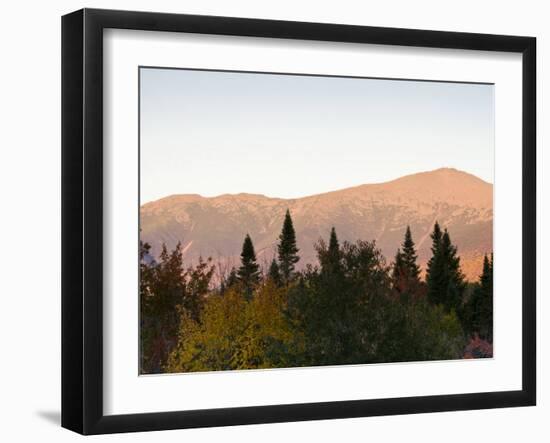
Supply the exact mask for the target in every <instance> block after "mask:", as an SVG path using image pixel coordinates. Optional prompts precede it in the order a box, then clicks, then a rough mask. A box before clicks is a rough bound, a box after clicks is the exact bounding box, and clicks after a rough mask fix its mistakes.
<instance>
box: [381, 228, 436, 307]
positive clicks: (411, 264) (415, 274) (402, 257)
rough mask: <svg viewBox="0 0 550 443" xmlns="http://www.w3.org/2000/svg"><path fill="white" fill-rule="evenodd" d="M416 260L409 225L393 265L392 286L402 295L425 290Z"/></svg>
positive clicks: (417, 293)
mask: <svg viewBox="0 0 550 443" xmlns="http://www.w3.org/2000/svg"><path fill="white" fill-rule="evenodd" d="M436 235H437V234H436ZM416 260H417V255H416V250H415V247H414V242H413V239H412V234H411V230H410V228H409V226H407V230H406V231H405V239H404V240H403V244H402V246H401V249H398V250H397V254H396V255H395V261H394V263H393V266H392V288H393V290H394V291H395V292H396V294H398V295H399V296H401V297H404V298H409V297H413V296H414V295H421V293H423V292H424V291H423V289H424V288H423V286H422V283H421V281H420V267H419V266H418V264H417V263H416Z"/></svg>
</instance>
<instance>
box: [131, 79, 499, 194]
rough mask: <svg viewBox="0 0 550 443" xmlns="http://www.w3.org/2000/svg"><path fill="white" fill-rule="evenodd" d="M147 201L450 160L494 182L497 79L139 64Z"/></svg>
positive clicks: (313, 182) (304, 186)
mask: <svg viewBox="0 0 550 443" xmlns="http://www.w3.org/2000/svg"><path fill="white" fill-rule="evenodd" d="M139 118H140V193H141V203H145V202H148V201H153V200H156V199H159V198H162V197H166V196H168V195H173V194H200V195H202V196H205V197H212V196H216V195H221V194H238V193H242V192H245V193H251V194H263V195H267V196H269V197H280V198H297V197H303V196H307V195H314V194H319V193H323V192H328V191H333V190H337V189H343V188H347V187H351V186H356V185H360V184H365V183H379V182H384V181H388V180H392V179H395V178H398V177H401V176H403V175H407V174H413V173H416V172H421V171H429V170H433V169H437V168H441V167H453V168H456V169H460V170H463V171H467V172H469V173H471V174H474V175H476V176H478V177H480V178H482V179H483V180H485V181H488V182H491V183H492V182H493V169H494V166H493V165H494V86H493V85H486V84H465V83H448V82H422V81H410V80H384V79H367V78H345V77H344V78H342V77H326V76H299V75H281V74H257V73H242V72H223V71H193V70H185V69H159V68H140V117H139Z"/></svg>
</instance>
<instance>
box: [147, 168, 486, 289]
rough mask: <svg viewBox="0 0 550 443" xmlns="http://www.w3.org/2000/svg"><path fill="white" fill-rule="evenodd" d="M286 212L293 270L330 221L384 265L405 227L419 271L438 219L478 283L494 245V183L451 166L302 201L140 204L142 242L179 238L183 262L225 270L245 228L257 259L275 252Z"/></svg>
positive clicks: (191, 197)
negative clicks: (368, 244)
mask: <svg viewBox="0 0 550 443" xmlns="http://www.w3.org/2000/svg"><path fill="white" fill-rule="evenodd" d="M287 209H289V210H290V213H291V215H292V219H293V222H294V227H295V230H296V237H297V241H298V247H299V249H300V252H299V255H300V257H301V259H300V262H299V263H298V268H300V267H303V266H305V264H307V263H311V264H316V253H315V249H314V244H315V242H317V241H318V240H319V238H321V237H322V238H325V239H328V235H329V232H330V229H331V227H332V226H334V227H335V228H336V232H337V234H338V238H339V239H340V241H344V240H348V241H355V240H357V239H362V240H376V244H377V246H378V247H379V248H380V249H381V250H382V253H383V254H384V256H385V257H386V259H387V261H388V263H390V262H391V261H392V260H393V257H394V256H395V253H396V251H397V248H398V247H399V246H400V244H401V242H402V241H403V236H404V233H405V229H406V227H407V225H409V226H410V228H411V231H412V235H413V239H414V241H415V243H416V247H417V251H418V259H419V260H418V261H419V264H420V266H421V267H422V269H423V270H425V267H426V263H427V261H428V259H429V258H430V256H431V252H430V247H431V239H430V233H431V231H432V229H433V225H434V223H435V222H436V221H438V222H439V224H440V225H441V227H442V228H447V229H448V230H449V233H450V235H451V240H452V241H453V243H454V244H455V245H456V246H457V247H458V254H459V256H460V257H461V267H462V271H463V273H464V274H465V275H466V277H467V279H468V280H470V281H474V280H477V278H478V276H479V274H480V272H481V265H482V260H483V255H484V254H485V253H491V252H492V250H493V185H492V184H491V183H487V182H485V181H483V180H481V179H480V178H478V177H476V176H474V175H472V174H469V173H467V172H463V171H459V170H456V169H452V168H441V169H436V170H434V171H428V172H421V173H417V174H412V175H407V176H403V177H400V178H398V179H396V180H392V181H389V182H385V183H376V184H364V185H360V186H355V187H351V188H346V189H341V190H338V191H333V192H327V193H323V194H317V195H311V196H307V197H302V198H293V199H283V198H272V197H267V196H264V195H258V194H224V195H220V196H217V197H202V196H200V195H197V194H183V195H172V196H169V197H165V198H162V199H160V200H156V201H153V202H149V203H146V204H144V205H142V206H141V208H140V228H141V239H142V240H143V241H146V242H148V243H150V244H151V246H152V254H153V256H158V254H159V252H160V250H161V246H162V243H166V245H167V247H168V248H169V249H171V248H173V247H174V246H175V245H176V244H177V242H178V241H180V242H181V244H182V247H183V253H184V260H185V261H186V263H187V264H189V265H190V264H193V263H196V262H197V260H198V258H199V257H200V256H202V257H212V258H213V260H214V261H215V262H216V263H218V264H220V266H222V267H223V268H224V269H227V268H228V267H230V266H232V265H235V266H238V264H239V255H240V252H241V247H242V242H243V239H244V236H245V235H246V234H247V233H249V234H250V236H251V238H252V240H253V242H254V246H255V249H256V255H257V257H258V261H259V262H260V264H262V265H266V264H268V263H269V262H270V261H271V259H272V258H273V257H274V256H276V243H277V239H278V236H279V233H280V231H281V227H282V223H283V218H284V214H285V212H286V210H287Z"/></svg>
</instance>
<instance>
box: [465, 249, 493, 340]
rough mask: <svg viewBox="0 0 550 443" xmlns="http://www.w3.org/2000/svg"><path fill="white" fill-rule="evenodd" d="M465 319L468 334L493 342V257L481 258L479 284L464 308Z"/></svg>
mask: <svg viewBox="0 0 550 443" xmlns="http://www.w3.org/2000/svg"><path fill="white" fill-rule="evenodd" d="M466 318H467V322H468V329H469V332H470V333H477V334H478V335H479V337H481V338H483V339H486V340H489V341H492V340H493V255H492V254H491V258H490V259H489V258H488V257H487V255H485V256H484V257H483V271H482V273H481V276H480V277H479V283H478V285H477V287H476V289H475V290H474V292H473V293H472V296H471V298H470V300H469V301H468V305H467V307H466Z"/></svg>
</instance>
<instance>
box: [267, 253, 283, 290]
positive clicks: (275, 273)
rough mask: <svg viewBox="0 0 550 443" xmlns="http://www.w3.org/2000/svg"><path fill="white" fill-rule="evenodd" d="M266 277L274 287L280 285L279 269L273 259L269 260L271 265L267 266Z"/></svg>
mask: <svg viewBox="0 0 550 443" xmlns="http://www.w3.org/2000/svg"><path fill="white" fill-rule="evenodd" d="M268 277H269V278H270V279H271V281H272V283H273V284H274V285H275V286H281V285H282V279H281V271H280V269H279V264H278V263H277V260H275V259H273V260H271V264H270V265H269V272H268Z"/></svg>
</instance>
